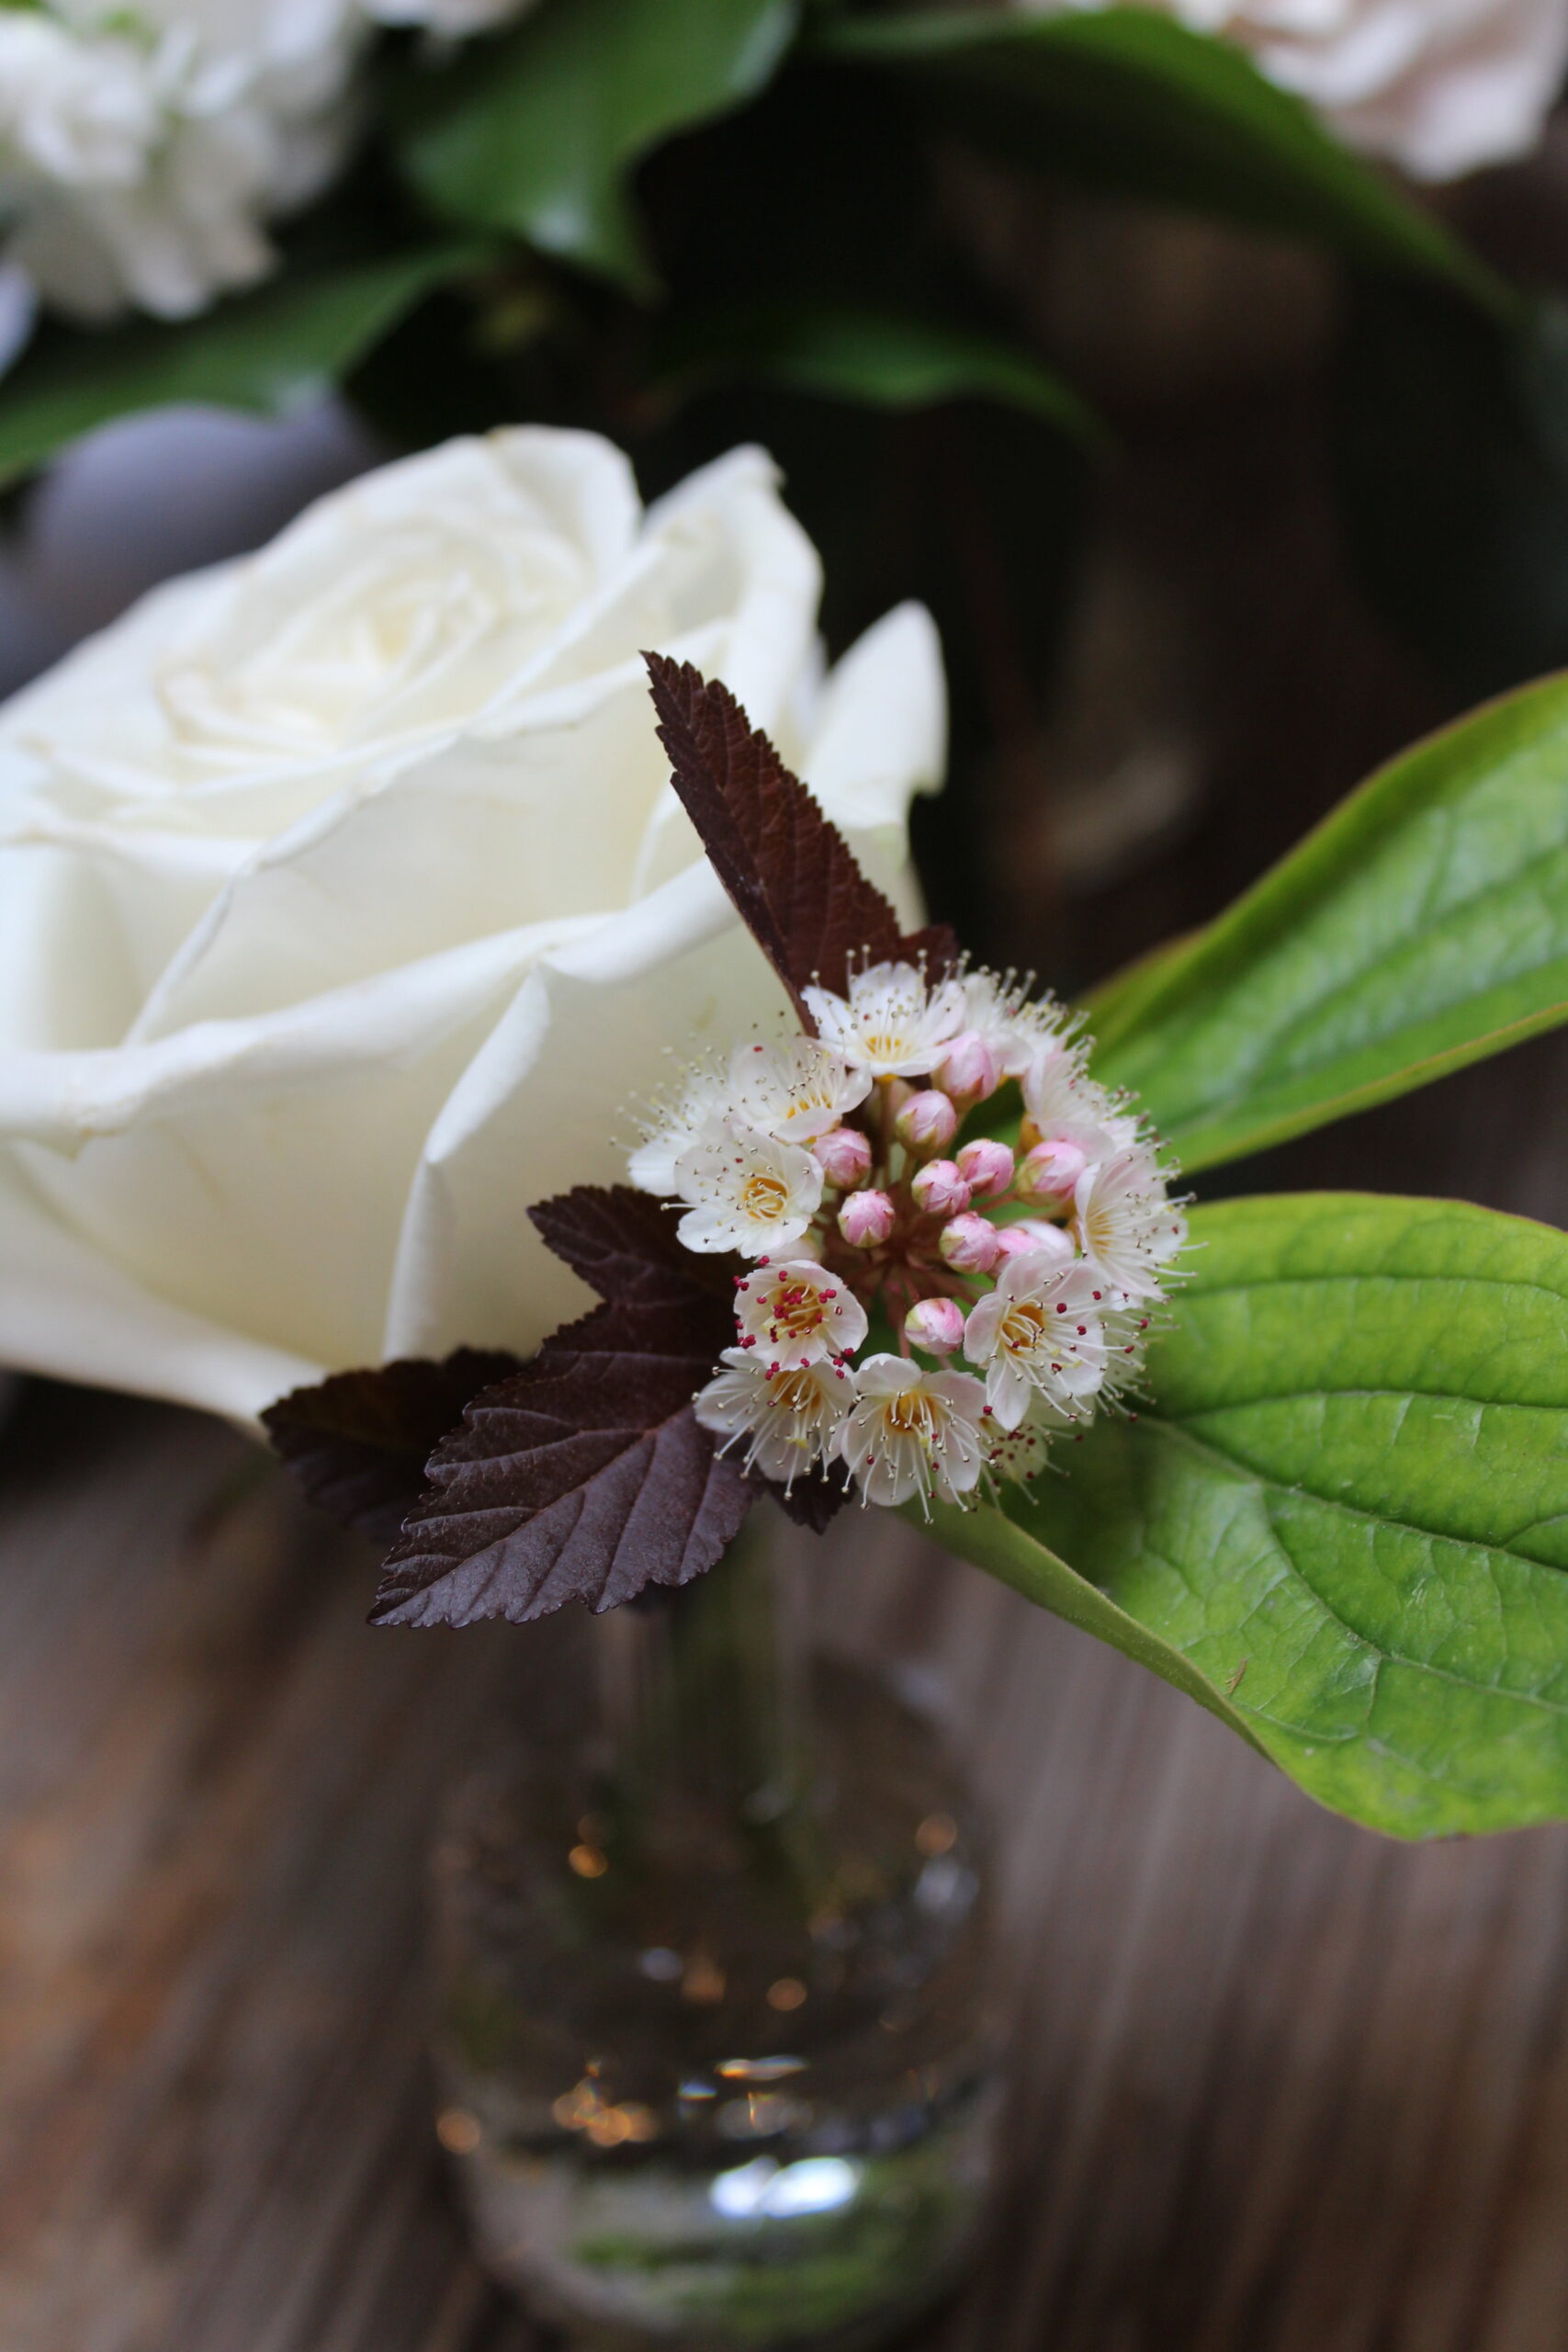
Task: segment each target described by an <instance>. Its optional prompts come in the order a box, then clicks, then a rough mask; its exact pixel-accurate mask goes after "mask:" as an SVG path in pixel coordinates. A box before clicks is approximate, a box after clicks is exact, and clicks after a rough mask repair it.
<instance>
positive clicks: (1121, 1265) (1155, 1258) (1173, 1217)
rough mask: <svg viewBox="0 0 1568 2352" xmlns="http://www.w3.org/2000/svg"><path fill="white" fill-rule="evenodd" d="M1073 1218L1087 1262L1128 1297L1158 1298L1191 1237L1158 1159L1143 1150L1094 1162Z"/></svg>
mask: <svg viewBox="0 0 1568 2352" xmlns="http://www.w3.org/2000/svg"><path fill="white" fill-rule="evenodd" d="M1073 1216H1074V1223H1075V1226H1076V1227H1077V1236H1078V1240H1079V1243H1080V1245H1081V1247H1082V1249H1083V1252H1084V1255H1085V1257H1086V1258H1087V1259H1088V1260H1089V1261H1090V1262H1091V1263H1092V1264H1093V1265H1094V1266H1095V1267H1096V1268H1098V1270H1099V1272H1100V1275H1101V1276H1102V1277H1103V1279H1104V1280H1105V1282H1106V1283H1108V1284H1110V1285H1111V1287H1112V1288H1114V1289H1116V1290H1119V1291H1123V1292H1125V1294H1126V1295H1127V1296H1128V1297H1129V1298H1156V1297H1157V1296H1158V1295H1159V1293H1160V1276H1161V1274H1162V1272H1163V1271H1164V1269H1165V1268H1166V1267H1167V1266H1168V1264H1169V1263H1170V1261H1171V1260H1172V1259H1173V1258H1174V1257H1175V1255H1176V1253H1177V1251H1178V1250H1179V1249H1180V1247H1181V1245H1182V1243H1183V1242H1184V1241H1185V1240H1186V1238H1187V1220H1186V1218H1185V1217H1184V1216H1182V1214H1181V1211H1180V1210H1179V1208H1176V1207H1174V1206H1173V1205H1172V1204H1171V1201H1170V1199H1169V1196H1168V1193H1167V1191H1166V1187H1165V1179H1164V1177H1163V1175H1162V1173H1161V1170H1160V1166H1159V1162H1158V1160H1157V1159H1156V1158H1155V1155H1154V1153H1153V1152H1152V1151H1150V1150H1148V1149H1146V1148H1145V1147H1143V1146H1141V1145H1134V1146H1133V1147H1132V1148H1129V1149H1127V1150H1123V1151H1119V1152H1116V1153H1115V1154H1114V1155H1113V1156H1112V1157H1111V1158H1110V1159H1098V1160H1092V1161H1091V1162H1090V1163H1089V1166H1088V1167H1087V1168H1086V1169H1085V1170H1084V1172H1083V1174H1082V1175H1081V1176H1080V1177H1079V1178H1078V1181H1077V1189H1076V1191H1075V1193H1074V1195H1073Z"/></svg>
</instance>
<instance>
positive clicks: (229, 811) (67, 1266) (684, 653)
mask: <svg viewBox="0 0 1568 2352" xmlns="http://www.w3.org/2000/svg"><path fill="white" fill-rule="evenodd" d="M818 589H819V571H818V560H817V556H816V553H815V551H814V549H813V548H812V547H811V545H810V543H809V541H808V540H807V537H806V536H805V534H804V533H803V532H802V531H801V529H800V527H799V526H798V525H797V524H796V523H795V521H794V520H793V519H792V518H791V516H790V515H789V514H788V513H787V511H786V510H785V508H784V505H783V503H781V501H780V498H779V495H778V491H777V487H776V481H775V476H774V473H773V467H772V465H771V464H770V462H769V460H768V459H767V458H765V457H764V456H763V455H761V453H760V452H759V451H756V450H751V449H741V450H738V451H736V452H735V453H734V454H733V455H732V456H730V457H728V458H725V459H723V460H722V461H720V462H719V463H717V464H716V465H713V466H711V467H709V468H707V469H705V471H704V472H702V473H699V474H697V475H695V476H694V477H693V478H692V480H690V481H687V482H686V483H684V484H683V485H682V487H681V488H680V489H679V490H677V491H675V492H672V493H671V495H670V496H668V497H667V498H664V499H662V500H660V502H659V503H657V504H656V505H654V506H652V507H650V508H649V510H648V511H647V512H646V513H644V512H643V510H642V509H641V507H640V505H639V503H638V499H637V492H636V488H635V485H634V482H633V479H632V475H631V472H630V469H629V468H628V466H627V464H626V459H625V458H623V457H622V456H621V455H620V454H619V453H618V452H617V451H616V450H615V449H614V448H613V447H610V446H609V444H607V443H606V442H604V441H602V440H600V439H598V438H597V437H595V436H593V435H587V434H581V433H567V432H556V431H550V430H547V429H544V428H525V429H520V430H515V431H507V432H501V433H496V434H493V435H491V436H490V437H489V438H488V439H485V440H462V441H455V442H452V443H449V444H448V445H447V446H446V447H444V448H440V449H436V450H434V451H432V452H431V453H429V454H428V455H426V456H423V457H419V458H411V459H409V460H407V461H406V462H404V463H401V464H398V465H394V466H389V467H387V468H386V469H383V470H381V471H380V472H378V473H374V474H370V475H367V476H366V477H364V478H363V479H361V480H360V481H357V482H355V483H352V484H350V485H349V487H348V488H346V489H344V490H341V491H337V492H333V493H332V494H331V495H330V496H328V497H326V498H324V499H322V500H321V502H320V503H318V504H317V505H315V506H313V507H312V508H310V510H309V511H308V512H307V513H306V514H305V515H303V516H301V517H300V519H299V521H297V522H296V523H294V524H292V525H291V526H289V527H288V529H287V530H286V531H285V532H283V534H282V535H281V536H280V537H278V538H277V539H276V540H275V541H274V542H273V544H272V545H271V546H270V547H269V548H265V549H264V550H263V552H262V553H261V554H259V555H257V556H254V557H251V558H247V559H245V560H242V561H240V562H237V563H233V564H229V565H225V566H223V567H220V568H219V569H218V570H216V571H209V572H206V573H201V574H197V575H195V576H193V577H191V578H189V579H186V580H181V581H177V582H174V583H172V584H170V585H168V586H166V587H164V588H161V589H158V590H155V591H154V592H153V593H152V594H151V595H150V596H148V597H146V598H145V599H144V600H143V602H142V603H141V604H140V605H137V606H136V607H135V608H134V609H133V610H132V611H131V612H130V614H129V615H128V616H127V617H126V618H125V619H123V620H121V621H119V622H118V623H117V624H116V625H115V626H114V627H112V628H109V629H107V630H106V631H105V632H104V634H103V635H102V636H100V637H98V638H96V639H92V640H90V641H89V642H88V643H87V644H86V645H85V646H84V647H82V648H81V649H80V650H78V651H76V652H75V653H74V654H73V655H72V656H70V657H69V658H68V659H67V660H66V661H64V662H62V663H61V664H60V666H59V667H58V668H57V669H56V670H54V671H53V672H51V673H50V674H49V675H48V676H47V677H45V678H44V679H42V680H41V681H40V682H39V683H38V684H35V685H33V686H31V687H29V688H28V689H27V690H26V691H25V692H24V693H22V694H21V695H17V697H16V698H15V699H14V700H13V701H12V702H11V703H9V704H8V705H6V707H4V708H3V709H0V1362H10V1363H15V1364H17V1365H21V1366H24V1367H28V1368H31V1369H33V1370H37V1371H41V1372H48V1373H55V1374H62V1375H64V1376H66V1377H69V1378H79V1379H85V1380H93V1381H101V1382H106V1383H110V1384H113V1385H119V1386H123V1387H127V1388H132V1389H139V1390H144V1391H149V1392H152V1393H153V1394H156V1395H161V1396H166V1397H179V1398H184V1399H187V1400H188V1401H190V1402H192V1403H194V1404H197V1405H204V1406H209V1407H212V1408H216V1409H219V1410H220V1411H223V1412H226V1413H229V1414H231V1415H234V1416H237V1417H242V1418H243V1417H245V1416H248V1415H251V1414H254V1412H255V1411H256V1410H257V1409H258V1408H260V1407H262V1406H264V1405H265V1404H266V1403H268V1402H269V1401H270V1400H271V1399H272V1398H273V1397H276V1396H277V1395H279V1393H280V1392H282V1391H283V1390H285V1389H287V1388H288V1387H290V1386H292V1385H295V1384H296V1383H297V1382H299V1381H302V1380H308V1379H310V1378H312V1377H314V1376H316V1375H317V1374H319V1373H320V1372H321V1371H322V1370H323V1369H332V1368H336V1367H341V1366H344V1365H348V1364H356V1363H368V1362H371V1361H374V1360H377V1359H378V1358H382V1357H388V1356H395V1355H400V1354H407V1353H430V1352H433V1351H444V1350H446V1349H448V1348H450V1347H452V1346H454V1345H456V1344H457V1343H459V1342H462V1341H473V1342H478V1343H481V1344H496V1345H504V1346H511V1347H513V1348H517V1349H519V1350H526V1349H529V1348H532V1347H533V1346H534V1345H535V1344H536V1342H537V1341H538V1340H540V1339H541V1338H542V1337H543V1336H544V1334H545V1333H546V1332H547V1331H548V1330H549V1329H551V1328H552V1327H553V1326H554V1325H555V1324H556V1323H558V1321H559V1320H560V1318H561V1317H562V1316H563V1315H566V1314H570V1313H573V1312H576V1311H577V1310H578V1309H579V1308H581V1306H583V1305H585V1304H586V1303H587V1295H586V1293H585V1292H584V1291H583V1290H582V1289H581V1286H580V1285H579V1284H578V1283H577V1281H576V1279H575V1277H573V1276H572V1275H570V1273H568V1272H567V1271H566V1270H565V1269H564V1268H563V1267H562V1266H560V1265H559V1264H558V1262H557V1261H555V1260H553V1259H552V1258H550V1257H549V1256H548V1255H547V1252H546V1251H545V1250H544V1249H543V1247H542V1245H541V1244H540V1243H539V1242H538V1241H537V1239H536V1238H535V1236H534V1233H533V1230H532V1227H530V1225H529V1223H528V1220H527V1215H526V1211H527V1208H528V1204H530V1203H531V1202H533V1201H536V1200H538V1199H540V1198H541V1197H542V1196H544V1195H547V1194H548V1193H555V1192H558V1191H559V1190H561V1189H562V1188H564V1187H566V1186H568V1185H570V1184H575V1183H584V1182H615V1181H616V1180H617V1179H618V1178H620V1177H621V1176H622V1175H623V1174H624V1170H625V1154H626V1144H627V1142H628V1141H629V1140H630V1129H631V1125H632V1121H631V1119H630V1117H629V1116H628V1115H627V1112H626V1106H627V1105H628V1104H629V1103H631V1102H632V1101H633V1099H634V1098H635V1097H637V1096H638V1095H644V1094H647V1093H648V1092H649V1091H653V1090H655V1089H657V1088H658V1087H659V1086H660V1084H661V1083H663V1082H664V1081H665V1080H667V1078H668V1076H669V1074H670V1067H671V1066H670V1063H669V1060H668V1055H667V1049H668V1048H671V1047H673V1048H675V1049H677V1050H678V1051H679V1052H680V1053H681V1054H682V1055H686V1054H688V1053H690V1051H691V1050H692V1049H693V1047H694V1046H695V1047H696V1048H697V1049H698V1050H701V1049H702V1047H703V1046H705V1045H706V1044H710V1043H712V1044H723V1045H725V1046H728V1045H729V1044H730V1043H731V1041H732V1040H733V1039H734V1037H735V1035H736V1034H737V1032H738V1031H739V1030H743V1029H744V1027H745V1026H746V1024H747V1023H749V1022H750V1021H752V1020H754V1019H755V1020H761V1021H769V1022H771V1021H772V1020H773V1018H774V1017H776V1014H777V1012H778V1011H779V1010H780V1008H782V1005H783V1001H784V1000H783V997H782V993H781V992H780V991H779V989H777V987H776V985H775V984H774V982H773V979H772V978H771V976H770V975H769V973H768V970H767V967H765V965H764V963H763V959H762V957H761V955H760V954H759V952H758V950H757V948H756V947H755V945H754V944H752V942H751V940H750V937H749V935H748V934H747V933H744V932H743V931H742V930H741V928H740V926H739V922H738V920H737V919H736V917H735V916H734V914H733V913H732V911H731V910H730V907H729V902H728V899H726V897H725V895H724V892H723V890H722V888H720V886H719V884H718V881H717V879H716V876H715V875H714V873H713V871H712V869H711V868H710V867H709V866H708V865H707V864H706V862H705V860H704V859H703V858H702V857H701V856H700V854H698V851H697V845H696V841H695V836H694V833H693V832H692V831H691V829H690V826H689V824H688V822H687V820H686V818H685V815H684V813H683V812H682V809H681V808H680V806H679V803H678V802H677V800H676V798H675V797H674V794H673V792H672V791H671V787H670V785H669V780H668V770H667V767H666V763H665V760H664V757H663V754H662V752H661V751H660V745H659V742H658V740H657V738H656V736H655V733H654V719H653V712H652V707H651V705H650V703H649V695H648V690H647V684H646V677H645V673H644V669H643V664H642V662H641V661H640V659H639V658H638V657H639V650H640V649H642V648H644V647H654V648H658V649H660V650H663V651H666V652H669V653H671V654H673V655H676V656H678V657H681V658H683V659H687V660H690V661H692V662H695V663H696V664H697V665H698V667H699V668H701V669H702V670H703V671H704V672H705V673H707V674H709V675H716V676H721V677H723V678H724V679H726V680H727V681H728V684H729V685H730V686H731V687H732V688H733V689H734V691H735V693H736V694H737V695H739V696H740V698H741V700H742V701H743V702H744V703H745V705H746V706H747V708H748V709H749V711H750V715H751V718H752V720H753V722H754V723H755V724H756V725H758V726H761V727H765V728H767V729H769V730H770V732H771V733H772V734H773V737H774V739H775V741H777V742H778V743H779V745H780V747H781V749H782V751H783V752H784V755H785V757H786V758H788V759H790V760H791V761H792V762H793V763H796V764H797V765H798V766H799V767H800V768H801V769H802V771H803V772H804V774H805V775H806V776H807V779H808V781H809V782H810V783H811V785H812V786H813V787H814V789H815V790H816V792H817V793H818V797H819V798H820V799H821V801H822V803H823V805H824V806H825V807H826V808H827V809H828V810H829V813H830V814H831V815H832V816H833V817H834V818H835V819H836V820H837V821H838V822H839V823H840V826H841V827H842V828H843V830H844V831H845V832H846V833H847V834H848V836H849V838H850V840H851V841H852V843H853V844H854V847H855V849H856V851H857V853H858V854H860V856H861V857H862V858H863V860H864V861H865V863H866V864H867V865H868V867H869V868H870V870H871V871H872V872H873V873H874V874H875V875H876V876H877V877H878V879H879V880H880V881H881V882H882V883H883V884H884V885H885V886H886V887H888V888H893V889H895V890H896V891H900V892H901V891H904V890H907V884H906V883H905V882H904V881H903V880H902V877H903V876H904V875H905V871H906V867H905V860H906V845H905V821H906V818H907V814H908V803H909V797H910V795H911V793H913V792H915V791H917V790H920V789H923V788H931V786H934V785H935V783H936V781H937V778H938V775H939V774H940V769H941V764H942V741H943V693H942V671H941V662H940V656H939V651H938V648H937V644H936V639H935V635H934V631H933V629H932V628H931V621H930V619H929V617H928V616H927V615H926V614H925V613H924V612H923V611H922V610H921V609H920V608H919V607H918V606H914V605H905V606H902V607H900V608H899V609H898V610H897V612H894V613H892V614H890V615H889V616H887V617H886V619H885V620H883V621H882V622H880V623H879V624H878V625H877V626H876V627H875V628H873V629H872V630H871V631H870V632H869V633H868V634H867V635H866V636H865V637H864V638H863V639H861V641H860V642H859V644H858V645H856V646H855V647H854V648H853V649H852V650H851V651H850V652H849V653H848V654H846V655H845V657H844V658H843V660H842V661H841V662H840V663H839V665H838V667H837V668H836V669H835V670H834V671H833V672H832V673H830V674H829V675H826V676H824V674H823V665H822V660H821V653H820V649H819V643H818V637H817V632H816V625H815V616H816V610H817V603H818Z"/></svg>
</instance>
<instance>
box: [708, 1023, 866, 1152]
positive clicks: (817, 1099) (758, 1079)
mask: <svg viewBox="0 0 1568 2352" xmlns="http://www.w3.org/2000/svg"><path fill="white" fill-rule="evenodd" d="M871 1084H872V1081H871V1076H870V1073H869V1071H867V1070H864V1069H850V1067H849V1066H848V1064H847V1063H846V1062H845V1060H844V1058H843V1056H842V1055H841V1054H837V1053H835V1052H834V1051H833V1050H832V1048H831V1047H830V1046H824V1045H820V1044H818V1041H817V1039H816V1038H814V1037H790V1038H787V1039H785V1040H784V1041H783V1042H782V1043H780V1044H777V1045H750V1046H737V1047H736V1049H735V1052H734V1054H733V1055H732V1056H731V1057H730V1063H729V1100H730V1102H731V1103H732V1105H733V1107H734V1112H735V1115H736V1117H737V1118H738V1119H743V1120H744V1121H745V1122H746V1123H747V1125H750V1126H753V1127H757V1128H760V1129H761V1132H762V1134H764V1135H769V1136H776V1137H777V1139H778V1140H779V1142H781V1143H799V1144H809V1143H815V1142H816V1141H817V1139H818V1136H825V1135H826V1134H828V1132H829V1129H830V1128H833V1127H836V1126H838V1125H839V1124H840V1121H841V1120H842V1118H843V1117H844V1114H846V1113H847V1112H850V1111H853V1110H857V1109H858V1108H859V1106H860V1105H861V1103H863V1102H864V1101H865V1098H866V1096H867V1095H868V1094H869V1093H870V1092H871Z"/></svg>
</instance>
